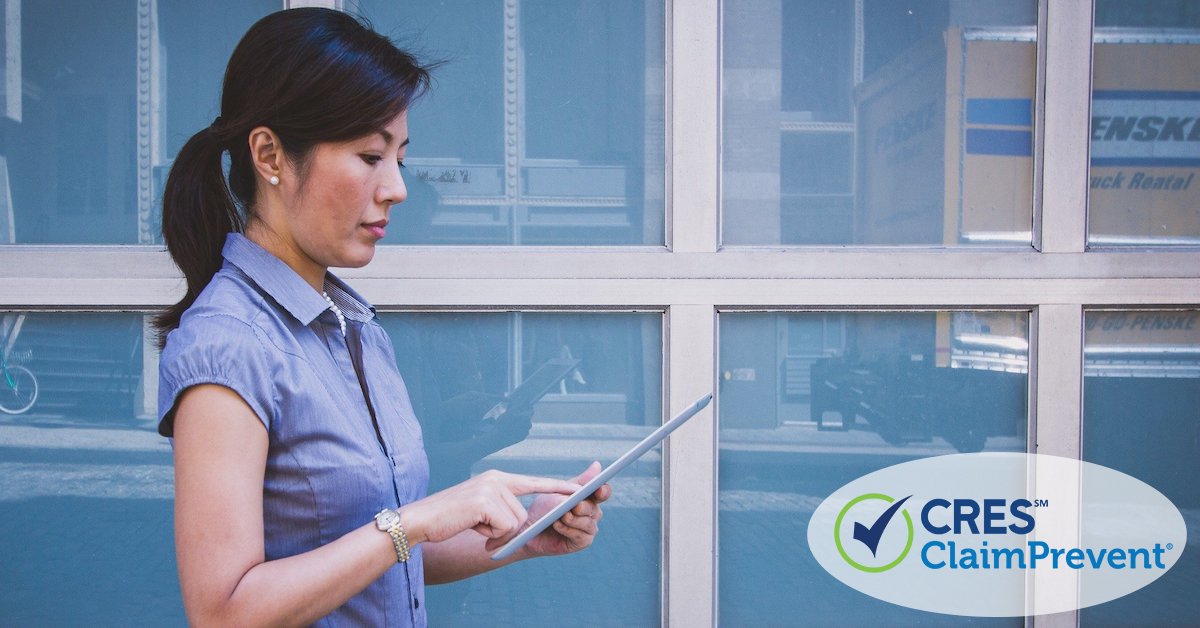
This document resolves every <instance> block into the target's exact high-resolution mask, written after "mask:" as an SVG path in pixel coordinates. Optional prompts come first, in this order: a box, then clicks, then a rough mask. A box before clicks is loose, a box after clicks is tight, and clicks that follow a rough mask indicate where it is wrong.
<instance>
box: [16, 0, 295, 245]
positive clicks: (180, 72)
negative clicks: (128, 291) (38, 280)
mask: <svg viewBox="0 0 1200 628" xmlns="http://www.w3.org/2000/svg"><path fill="white" fill-rule="evenodd" d="M278 9H279V2H278V0H274V1H268V0H254V1H252V2H246V1H241V0H239V1H236V2H234V1H230V0H225V1H223V2H206V3H180V2H159V1H157V0H139V1H136V2H134V1H128V2H114V1H111V0H106V1H102V2H96V1H92V0H86V1H85V0H69V1H65V2H13V1H9V2H5V3H3V7H2V8H0V11H2V12H3V13H4V28H3V29H2V30H3V35H4V48H5V51H6V57H7V64H6V65H5V67H4V69H3V77H4V84H5V85H7V86H8V88H7V89H6V90H4V95H3V96H2V97H0V99H2V101H3V102H2V106H3V111H4V116H3V118H0V119H2V120H3V133H0V244H10V243H14V242H15V243H20V244H43V243H44V244H75V243H80V244H152V243H155V242H157V241H158V239H159V238H160V237H161V236H159V225H160V224H161V214H162V210H161V205H160V200H159V199H160V196H161V191H162V186H163V184H164V183H165V181H166V173H167V171H168V170H169V169H170V164H171V158H172V155H174V154H175V152H176V151H178V150H179V147H180V146H182V144H183V142H184V141H185V140H186V139H187V138H188V137H190V136H191V135H192V134H193V133H195V132H196V131H199V130H200V129H202V128H204V127H205V126H208V124H209V123H210V122H211V121H212V119H213V118H214V117H215V116H216V115H217V111H218V103H219V99H220V86H221V75H222V73H223V72H224V67H225V62H226V61H227V60H228V59H229V55H230V53H231V52H232V51H233V47H234V44H235V43H236V42H237V40H238V38H239V37H241V35H242V33H243V32H244V31H245V29H246V28H248V27H249V26H250V24H251V23H253V22H254V21H255V20H257V19H258V18H259V17H261V16H263V15H265V14H267V13H269V12H271V11H274V10H278Z"/></svg>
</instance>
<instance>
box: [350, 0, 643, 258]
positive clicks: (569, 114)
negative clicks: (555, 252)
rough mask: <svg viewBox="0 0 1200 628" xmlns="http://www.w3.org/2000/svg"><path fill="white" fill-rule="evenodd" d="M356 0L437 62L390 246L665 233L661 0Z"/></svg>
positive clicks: (635, 241)
mask: <svg viewBox="0 0 1200 628" xmlns="http://www.w3.org/2000/svg"><path fill="white" fill-rule="evenodd" d="M349 4H350V5H352V7H351V8H352V10H354V11H355V12H358V13H361V14H363V15H366V16H367V17H368V18H370V19H371V21H372V22H373V23H374V24H375V26H376V28H377V29H379V30H380V31H381V32H384V33H386V34H389V35H390V36H392V37H394V38H396V39H397V40H399V41H400V42H402V43H405V42H408V43H407V44H405V45H411V46H412V47H413V48H414V49H415V50H416V51H417V52H418V53H420V54H421V56H423V57H425V58H427V59H433V60H440V61H443V62H444V63H443V64H442V65H440V66H439V67H438V68H437V69H436V71H435V73H434V74H435V78H436V81H435V86H434V89H433V91H432V92H431V93H430V94H428V95H426V96H425V98H423V99H422V100H421V101H420V102H418V103H417V104H415V105H414V106H413V110H412V113H411V116H410V120H409V125H410V128H411V130H412V135H413V143H412V145H411V147H410V149H409V153H408V158H407V159H406V160H405V162H406V163H407V164H408V171H407V178H406V182H407V183H408V186H409V198H408V200H407V201H406V202H405V204H404V205H402V206H401V207H399V208H397V212H396V218H397V219H399V220H400V221H401V225H400V229H397V230H396V233H397V234H398V235H397V236H392V237H393V238H395V239H394V240H391V242H392V243H396V244H400V243H415V244H544V245H581V244H582V245H590V244H601V245H662V244H663V243H664V239H663V238H664V236H663V229H664V226H663V225H664V220H665V218H664V217H665V210H664V200H663V199H664V185H665V180H666V179H665V174H664V166H663V164H664V146H665V136H664V125H665V122H664V111H665V108H664V107H665V105H664V89H665V81H666V78H665V72H664V62H663V58H664V50H665V47H664V39H663V33H664V31H665V28H666V27H665V18H664V14H663V3H662V2H655V1H653V0H644V1H638V0H622V1H619V2H613V1H610V0H520V1H514V2H509V3H506V2H503V0H469V1H449V0H421V1H415V2H392V1H386V2H385V1H384V0H352V1H351V2H350V3H349ZM506 7H507V8H506ZM385 242H388V240H385Z"/></svg>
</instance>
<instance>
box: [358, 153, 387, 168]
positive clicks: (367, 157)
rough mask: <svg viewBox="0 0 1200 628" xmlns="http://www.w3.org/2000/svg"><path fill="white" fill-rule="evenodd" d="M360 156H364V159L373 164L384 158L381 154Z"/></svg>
mask: <svg viewBox="0 0 1200 628" xmlns="http://www.w3.org/2000/svg"><path fill="white" fill-rule="evenodd" d="M360 157H362V160H363V161H365V162H367V163H368V164H371V165H372V166H374V165H375V164H377V163H379V160H381V159H383V157H380V156H379V155H360Z"/></svg>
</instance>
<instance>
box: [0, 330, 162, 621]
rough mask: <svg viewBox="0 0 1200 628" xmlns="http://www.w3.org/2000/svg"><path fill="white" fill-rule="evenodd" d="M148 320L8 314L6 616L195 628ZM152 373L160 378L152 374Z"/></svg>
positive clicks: (2, 540)
mask: <svg viewBox="0 0 1200 628" xmlns="http://www.w3.org/2000/svg"><path fill="white" fill-rule="evenodd" d="M144 325H148V320H147V319H144V318H143V316H142V315H140V314H94V313H93V314H63V313H20V312H6V313H0V504H2V505H0V513H2V514H0V553H3V555H4V560H2V561H0V580H3V582H4V583H5V584H4V587H5V591H4V595H0V617H3V618H4V619H3V621H4V623H5V624H9V625H14V626H65V625H96V626H102V625H112V626H117V625H123V624H128V623H130V617H131V615H130V612H131V610H132V609H134V608H136V613H137V614H136V617H137V619H136V623H141V624H145V625H156V626H176V625H183V624H184V623H185V619H184V616H183V604H182V601H181V600H180V595H179V581H178V577H177V575H176V568H175V542H174V534H173V529H172V526H173V523H172V522H173V516H172V494H173V491H172V482H173V471H172V465H171V448H170V445H169V444H168V443H167V440H166V439H164V438H162V437H161V436H159V435H158V433H157V432H156V431H155V422H154V405H153V404H154V402H155V396H156V394H157V393H156V392H155V390H154V389H153V382H154V381H156V378H155V377H154V375H153V373H154V372H155V371H156V369H157V367H156V365H155V364H154V363H153V356H149V358H150V362H149V363H147V362H146V358H147V356H146V355H145V352H144V351H143V347H144V346H145V345H144V343H143V337H144V334H143V328H144ZM147 371H149V372H151V376H150V377H149V378H146V377H144V373H146V372H147Z"/></svg>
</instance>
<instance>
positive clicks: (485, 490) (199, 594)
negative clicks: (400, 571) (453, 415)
mask: <svg viewBox="0 0 1200 628" xmlns="http://www.w3.org/2000/svg"><path fill="white" fill-rule="evenodd" d="M174 447H175V546H176V554H177V557H178V563H179V577H180V585H181V588H182V591H183V599H184V606H185V609H186V611H187V615H188V621H189V622H190V623H191V624H192V625H196V626H207V625H236V626H257V625H307V624H311V623H312V622H314V621H316V620H317V619H319V618H321V617H323V616H325V615H327V614H329V613H330V612H332V611H333V610H334V609H336V608H337V607H339V606H341V605H342V604H344V603H345V602H346V600H348V599H350V598H351V597H353V596H354V595H355V594H357V593H359V592H360V591H362V590H363V589H364V588H366V587H367V586H368V585H369V584H371V583H372V582H374V581H375V580H376V579H377V578H379V577H380V576H381V575H382V574H383V573H384V572H385V571H387V569H388V568H390V567H392V566H393V565H395V564H396V555H395V552H394V551H393V547H392V542H391V537H389V536H388V535H387V534H385V533H383V532H380V531H379V530H377V529H376V528H375V525H374V522H372V521H366V522H364V525H363V526H362V527H360V528H358V529H356V530H354V531H353V532H350V533H349V534H346V535H345V536H343V537H341V538H339V539H337V540H336V541H334V542H332V543H330V544H328V545H325V546H323V547H320V548H317V549H315V550H312V551H309V552H305V553H304V554H299V555H297V556H291V557H288V558H283V559H279V560H273V561H269V562H268V561H266V559H265V551H264V544H263V524H262V521H263V514H262V490H263V473H264V469H265V467H266V459H267V447H268V442H267V433H266V430H265V429H264V428H263V425H262V423H261V422H260V421H259V420H258V418H257V417H256V416H255V415H254V412H253V410H251V409H250V407H249V406H248V405H246V403H245V402H244V401H243V400H242V398H241V397H240V396H238V394H237V393H235V392H233V391H232V390H230V389H228V388H225V387H223V386H217V385H200V386H195V387H192V388H189V389H188V390H187V391H185V392H184V393H183V394H182V395H181V397H180V401H179V406H178V409H177V410H176V414H175V444H174ZM575 488H578V485H577V484H572V483H570V482H566V481H561V480H551V479H546V478H532V477H526V476H519V475H509V474H501V473H489V474H484V475H481V476H477V477H476V478H472V479H471V480H470V481H468V482H464V483H463V484H460V485H458V486H455V487H452V488H450V489H447V490H446V491H442V492H441V493H437V494H435V495H432V496H430V497H429V498H426V499H424V500H420V501H417V502H413V503H411V504H408V505H407V506H405V507H404V508H403V509H401V520H402V522H403V523H404V527H405V531H406V532H407V534H408V538H409V542H410V543H411V544H412V545H416V544H418V543H421V542H425V541H432V542H436V541H443V540H447V539H450V538H452V537H454V536H456V535H457V534H458V533H460V532H462V531H463V530H472V529H473V530H475V531H476V532H478V533H479V535H483V536H486V537H489V538H503V537H507V536H511V534H513V533H515V531H516V530H517V529H518V528H519V526H520V525H521V524H523V523H524V522H525V520H526V513H525V509H524V508H523V507H522V506H521V504H520V502H519V501H518V500H517V496H518V495H524V494H528V493H534V492H545V493H563V494H567V493H570V492H571V491H573V490H574V489H575Z"/></svg>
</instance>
